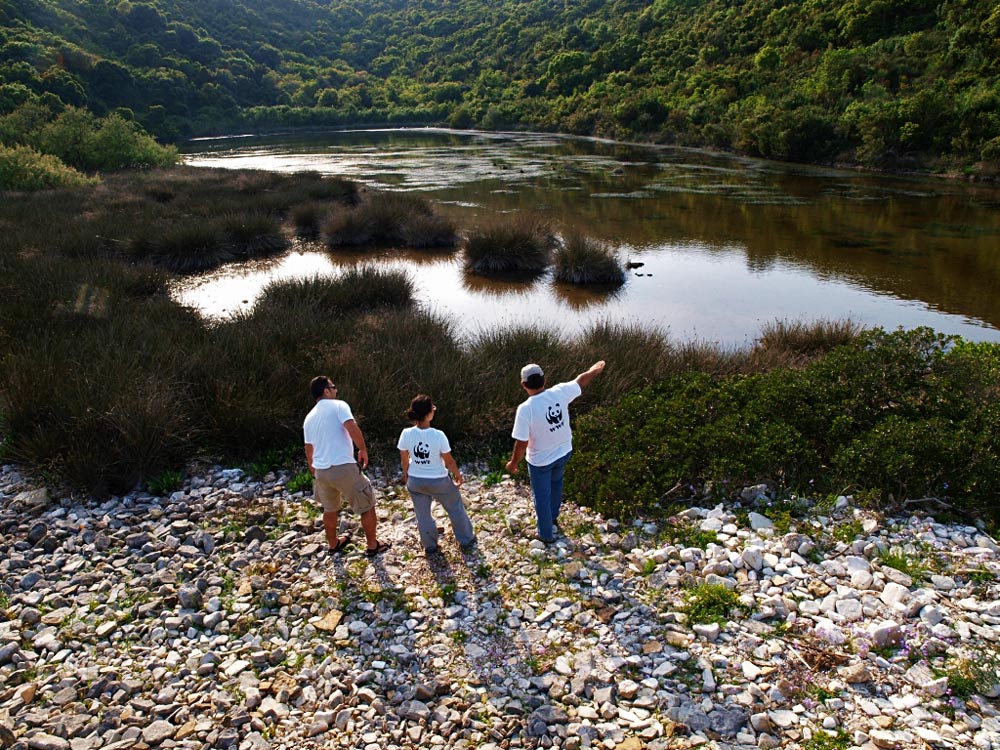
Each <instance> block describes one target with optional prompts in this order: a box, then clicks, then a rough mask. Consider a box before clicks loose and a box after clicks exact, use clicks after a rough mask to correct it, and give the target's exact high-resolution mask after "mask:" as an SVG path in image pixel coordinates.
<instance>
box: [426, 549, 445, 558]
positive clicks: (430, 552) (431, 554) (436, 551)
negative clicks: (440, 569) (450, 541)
mask: <svg viewBox="0 0 1000 750" xmlns="http://www.w3.org/2000/svg"><path fill="white" fill-rule="evenodd" d="M424 554H425V555H427V557H440V556H441V555H443V554H444V553H443V552H441V548H440V547H431V548H430V549H425V550H424Z"/></svg>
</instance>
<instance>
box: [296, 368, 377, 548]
mask: <svg viewBox="0 0 1000 750" xmlns="http://www.w3.org/2000/svg"><path fill="white" fill-rule="evenodd" d="M309 389H310V392H311V393H312V396H313V398H314V399H315V400H316V405H315V406H314V407H313V408H312V411H310V412H309V414H307V415H306V418H305V421H304V422H303V423H302V431H303V433H304V434H305V446H306V463H308V464H309V471H310V472H311V473H312V475H313V496H314V497H315V498H316V501H317V502H318V503H319V504H320V505H322V506H323V530H324V531H325V532H326V541H327V543H328V544H329V547H330V552H340V550H342V549H343V548H344V547H346V546H347V545H348V544H350V541H351V535H350V533H348V534H345V535H344V536H338V535H337V532H338V526H337V522H338V520H339V515H340V509H341V508H342V507H343V502H344V498H346V499H347V502H348V503H349V504H350V506H351V509H352V510H353V511H354V512H355V513H357V514H358V516H359V517H360V519H361V528H362V529H363V530H364V532H365V537H366V539H367V541H368V548H367V550H366V551H365V554H367V555H368V556H369V557H375V556H376V555H379V554H381V553H382V552H385V551H386V550H387V549H389V547H390V546H391V545H390V544H389V542H380V541H379V540H378V536H376V533H375V527H376V524H377V523H378V519H377V518H376V516H375V491H374V490H373V489H372V485H371V482H369V481H368V477H366V476H365V475H364V474H362V473H361V470H360V469H359V468H358V462H360V463H361V468H366V467H367V466H368V448H367V447H366V446H365V438H364V435H362V434H361V428H360V427H358V423H357V422H355V421H354V415H353V414H352V413H351V407H350V406H348V405H347V402H346V401H341V400H340V399H338V398H337V386H336V385H334V384H333V381H332V380H330V378H328V377H326V375H319V376H317V377H315V378H313V379H312V381H311V382H310V384H309ZM355 446H357V448H358V457H357V460H355V458H354V447H355Z"/></svg>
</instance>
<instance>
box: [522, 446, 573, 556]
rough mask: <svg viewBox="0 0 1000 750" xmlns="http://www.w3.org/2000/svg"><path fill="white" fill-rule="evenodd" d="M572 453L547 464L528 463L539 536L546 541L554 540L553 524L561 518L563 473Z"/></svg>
mask: <svg viewBox="0 0 1000 750" xmlns="http://www.w3.org/2000/svg"><path fill="white" fill-rule="evenodd" d="M572 455H573V451H570V452H569V453H567V454H566V455H565V456H563V457H562V458H557V459H556V460H555V461H553V462H552V463H550V464H548V465H546V466H532V465H531V464H528V476H529V477H531V493H532V494H533V495H534V496H535V516H537V518H538V538H539V539H541V540H542V541H545V542H547V541H551V540H552V532H553V529H552V524H554V523H555V522H556V521H557V520H558V518H559V506H561V505H562V489H563V474H565V473H566V462H567V461H569V457H570V456H572Z"/></svg>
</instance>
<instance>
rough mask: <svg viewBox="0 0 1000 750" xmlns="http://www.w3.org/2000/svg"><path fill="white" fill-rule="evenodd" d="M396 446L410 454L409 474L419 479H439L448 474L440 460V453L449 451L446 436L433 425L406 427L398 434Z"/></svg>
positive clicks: (449, 446)
mask: <svg viewBox="0 0 1000 750" xmlns="http://www.w3.org/2000/svg"><path fill="white" fill-rule="evenodd" d="M396 447H397V448H399V449H400V450H401V451H406V452H407V453H409V454H410V468H409V474H410V476H411V477H418V478H420V479H440V478H441V477H446V476H448V469H447V467H446V466H445V465H444V461H442V460H441V454H442V453H451V445H449V444H448V436H447V435H445V434H444V433H443V432H441V430H435V429H434V428H433V427H427V428H423V429H421V428H420V427H407V428H406V429H405V430H403V431H402V432H401V433H400V435H399V443H397V444H396Z"/></svg>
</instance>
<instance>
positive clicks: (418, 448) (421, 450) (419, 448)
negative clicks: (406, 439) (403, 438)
mask: <svg viewBox="0 0 1000 750" xmlns="http://www.w3.org/2000/svg"><path fill="white" fill-rule="evenodd" d="M413 455H414V457H416V458H419V459H421V460H427V459H428V458H429V457H430V455H431V449H430V446H428V445H427V443H417V444H416V445H415V446H413Z"/></svg>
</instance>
